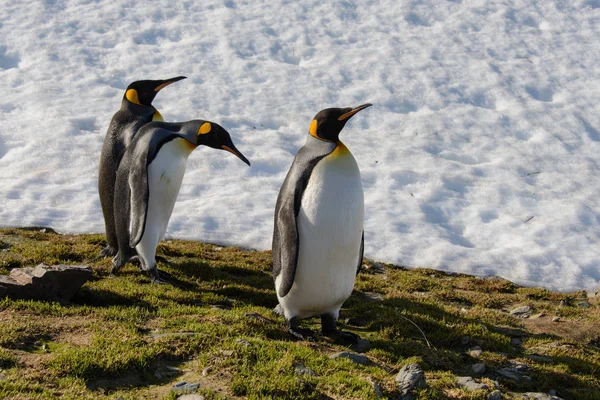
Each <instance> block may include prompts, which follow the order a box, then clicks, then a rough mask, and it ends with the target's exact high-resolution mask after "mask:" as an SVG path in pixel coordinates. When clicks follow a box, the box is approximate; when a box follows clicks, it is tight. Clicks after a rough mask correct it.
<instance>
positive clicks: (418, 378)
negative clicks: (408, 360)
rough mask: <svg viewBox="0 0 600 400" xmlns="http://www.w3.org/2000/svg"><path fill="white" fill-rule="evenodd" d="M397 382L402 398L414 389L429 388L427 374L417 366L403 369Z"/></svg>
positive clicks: (407, 366)
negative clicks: (426, 379)
mask: <svg viewBox="0 0 600 400" xmlns="http://www.w3.org/2000/svg"><path fill="white" fill-rule="evenodd" d="M395 380H396V383H397V384H398V386H399V388H400V394H401V395H402V396H406V395H408V394H409V393H410V392H412V390H413V389H419V388H423V387H426V386H427V382H426V381H425V373H424V372H423V370H422V369H421V367H419V366H418V365H417V364H408V365H405V366H404V367H402V369H401V370H400V372H398V375H396V379H395Z"/></svg>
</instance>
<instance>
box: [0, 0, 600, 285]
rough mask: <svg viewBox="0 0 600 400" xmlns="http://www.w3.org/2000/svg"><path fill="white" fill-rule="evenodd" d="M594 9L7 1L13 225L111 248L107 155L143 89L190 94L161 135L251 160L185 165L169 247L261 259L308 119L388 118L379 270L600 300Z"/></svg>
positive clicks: (371, 173) (0, 172) (367, 159)
mask: <svg viewBox="0 0 600 400" xmlns="http://www.w3.org/2000/svg"><path fill="white" fill-rule="evenodd" d="M599 66H600V1H598V0H573V1H564V0H548V1H529V0H473V1H468V2H467V1H461V0H454V1H450V0H448V1H443V0H353V1H352V0H335V1H331V2H322V1H317V0H297V1H296V0H295V1H290V0H282V1H266V0H262V1H261V0H251V1H250V0H247V1H246V0H225V1H223V0H206V1H202V2H190V1H187V2H174V1H165V0H157V1H154V2H152V3H151V4H150V5H148V3H144V2H141V1H135V0H111V1H100V0H97V1H93V0H63V1H61V0H56V1H51V0H47V1H29V2H26V1H25V2H24V1H16V0H4V1H3V13H2V14H1V15H0V88H1V89H0V201H1V203H0V225H1V226H24V225H35V226H38V225H42V226H52V227H54V228H55V229H57V230H59V231H61V232H102V231H103V229H104V226H103V222H102V221H103V220H102V214H101V211H100V204H99V199H98V194H97V189H96V182H97V168H98V160H99V154H100V149H101V145H102V141H103V138H104V135H105V132H106V128H107V126H108V123H109V121H110V118H111V116H112V114H113V113H114V112H115V111H116V110H117V109H118V107H119V104H120V101H121V97H122V95H123V92H124V89H125V87H126V86H127V84H128V83H130V82H131V81H133V80H138V79H164V78H169V77H173V76H177V75H186V76H188V79H186V80H183V81H181V82H178V83H176V84H174V85H171V86H170V87H168V88H166V89H164V90H163V91H161V92H160V93H159V95H158V96H157V98H156V99H155V101H154V105H155V106H156V107H157V108H158V109H159V110H160V112H161V113H162V114H163V116H164V117H165V120H167V121H182V120H189V119H197V118H198V119H206V120H211V121H215V122H217V123H219V124H221V125H222V126H224V127H225V128H226V129H227V130H228V131H229V132H230V133H231V134H232V136H233V138H234V141H235V143H236V145H237V147H238V148H239V149H240V150H241V151H242V152H243V153H244V154H245V155H246V156H247V157H248V158H249V159H250V160H251V162H252V167H251V168H248V167H247V166H246V165H245V164H243V163H242V162H240V161H239V160H238V159H237V158H235V157H234V156H233V155H231V154H229V153H227V152H224V151H215V150H212V149H207V148H202V149H199V150H197V151H196V152H195V153H193V154H192V155H191V156H190V159H189V162H188V169H187V172H186V176H185V178H184V182H183V186H182V189H181V192H180V195H179V198H178V201H177V204H176V206H175V210H174V213H173V217H172V219H171V222H170V226H169V228H168V236H169V237H174V238H188V239H197V240H202V241H209V242H216V243H221V244H232V245H240V246H246V247H252V248H258V249H268V248H269V247H270V243H271V235H272V224H273V222H272V219H273V215H272V214H273V209H274V206H275V200H276V196H277V193H278V190H279V188H280V185H281V183H282V182H283V179H284V177H285V174H286V172H287V169H288V168H289V166H290V164H291V162H292V159H293V157H294V155H295V153H296V152H297V150H298V149H299V148H300V147H301V146H302V144H303V142H304V140H305V137H306V133H307V130H308V126H309V124H310V121H311V119H312V117H313V116H314V115H315V114H316V113H317V112H318V111H319V110H320V109H323V108H326V107H335V106H337V107H347V106H356V105H359V104H362V103H366V102H371V103H373V104H374V107H372V108H369V109H367V110H365V111H362V112H361V113H359V114H357V115H356V116H355V117H354V118H353V119H352V120H351V121H350V122H349V123H348V125H347V126H346V128H345V130H344V131H343V132H342V139H343V140H344V142H345V143H346V145H347V146H348V147H349V148H350V150H351V151H352V152H353V154H354V156H355V157H356V159H357V161H358V164H359V166H360V168H361V173H362V179H363V186H364V189H365V207H366V209H365V216H366V220H365V230H366V233H365V245H366V247H365V255H366V256H367V257H369V258H372V259H376V260H381V261H389V262H394V263H398V264H402V265H406V266H410V267H429V268H436V269H442V270H448V271H456V272H465V273H473V274H477V275H482V276H487V275H499V276H502V277H505V278H508V279H510V280H513V281H515V282H517V283H520V284H525V285H542V286H545V287H548V288H552V289H558V290H576V289H582V288H583V289H587V290H594V289H595V288H596V287H597V285H598V281H599V280H600V249H599V246H598V242H599V239H600V177H599V176H600V165H599V162H600V160H599V157H600V156H599V155H600V112H599V111H600V107H599V106H598V100H599V98H598V94H599V93H600V67H599Z"/></svg>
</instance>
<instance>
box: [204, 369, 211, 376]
mask: <svg viewBox="0 0 600 400" xmlns="http://www.w3.org/2000/svg"><path fill="white" fill-rule="evenodd" d="M211 371H212V368H210V367H206V368H204V369H203V370H202V376H206V375H208V374H210V372H211Z"/></svg>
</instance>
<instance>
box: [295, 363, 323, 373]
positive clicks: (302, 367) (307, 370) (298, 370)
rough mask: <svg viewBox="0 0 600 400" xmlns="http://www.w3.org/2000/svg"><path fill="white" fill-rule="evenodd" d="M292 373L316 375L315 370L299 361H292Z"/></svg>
mask: <svg viewBox="0 0 600 400" xmlns="http://www.w3.org/2000/svg"><path fill="white" fill-rule="evenodd" d="M294 373H295V374H296V375H298V376H318V375H317V373H316V372H315V371H313V370H312V369H310V368H308V367H307V366H306V365H304V364H302V363H301V362H295V363H294Z"/></svg>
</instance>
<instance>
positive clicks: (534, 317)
mask: <svg viewBox="0 0 600 400" xmlns="http://www.w3.org/2000/svg"><path fill="white" fill-rule="evenodd" d="M545 315H546V314H544V313H539V314H533V315H532V316H531V317H529V319H540V318H542V317H544V316H545Z"/></svg>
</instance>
